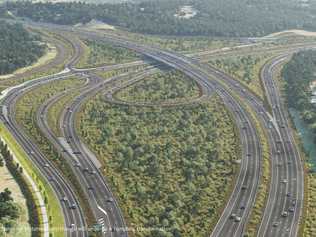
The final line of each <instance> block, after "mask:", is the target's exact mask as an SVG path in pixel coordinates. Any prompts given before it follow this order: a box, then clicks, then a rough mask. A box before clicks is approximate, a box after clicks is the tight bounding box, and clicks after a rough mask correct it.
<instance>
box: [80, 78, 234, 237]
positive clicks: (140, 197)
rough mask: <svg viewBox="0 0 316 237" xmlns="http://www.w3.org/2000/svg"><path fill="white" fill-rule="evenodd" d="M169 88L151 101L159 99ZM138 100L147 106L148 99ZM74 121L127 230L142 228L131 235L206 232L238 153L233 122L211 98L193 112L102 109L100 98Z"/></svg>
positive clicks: (228, 186)
mask: <svg viewBox="0 0 316 237" xmlns="http://www.w3.org/2000/svg"><path fill="white" fill-rule="evenodd" d="M153 80H154V81H156V80H157V79H153ZM147 83H148V82H144V85H148V84H147ZM177 83H180V80H179V82H177ZM183 83H185V82H183ZM168 84H169V82H168V83H166V85H164V86H162V87H161V88H158V89H157V91H156V92H155V94H154V97H155V98H164V96H163V95H164V94H165V91H164V90H165V89H169V86H168ZM144 85H140V84H139V85H137V86H136V87H144ZM149 85H152V84H151V83H150V84H149ZM158 85H160V83H159V84H158ZM178 88H187V86H186V85H183V86H179V87H178ZM150 90H151V89H150ZM128 91H130V90H128ZM134 93H135V94H136V92H134V90H133V89H131V94H132V95H130V96H129V95H127V97H128V98H133V97H134V96H135V94H134ZM159 93H161V95H159ZM133 94H134V95H133ZM167 94H168V93H167ZM179 94H180V93H179ZM181 94H182V93H181ZM140 98H148V100H153V99H152V98H149V93H148V94H146V96H145V97H143V96H141V97H140ZM77 122H78V123H77V126H78V129H79V131H80V132H81V135H82V138H83V140H84V141H85V142H86V143H87V144H88V145H89V146H90V148H91V149H92V150H93V151H94V152H95V153H96V155H97V156H98V157H99V159H100V161H101V162H102V163H103V165H104V174H105V176H106V177H108V180H109V182H110V184H111V188H112V189H113V191H114V193H115V194H116V195H117V198H118V200H119V202H120V206H121V207H122V209H123V212H124V214H125V216H126V218H127V221H128V223H129V225H130V226H132V227H138V228H144V231H143V232H138V231H136V233H134V235H135V236H206V235H208V234H209V233H210V231H211V228H212V225H213V224H214V222H215V221H216V219H217V217H218V211H219V209H220V208H221V207H222V206H223V200H224V199H225V198H226V197H227V196H228V195H229V193H230V189H231V185H232V184H233V183H234V182H233V180H234V175H235V174H236V171H237V169H238V166H237V165H236V160H237V159H238V158H237V157H238V154H239V146H238V145H237V144H238V141H237V134H236V132H235V128H234V126H233V125H232V124H233V121H232V119H231V117H230V115H229V113H228V112H227V111H226V110H225V109H224V105H223V104H222V102H221V101H220V99H219V98H218V97H214V98H213V99H211V100H210V101H209V102H208V103H205V104H200V105H196V106H181V107H176V108H173V109H162V108H158V109H157V108H141V109H140V108H136V107H133V106H131V107H130V106H119V105H113V104H109V103H106V102H104V100H103V96H102V94H100V95H98V96H96V97H95V98H93V99H91V100H90V101H89V102H87V104H86V105H85V106H84V107H83V108H82V111H81V114H80V116H79V117H78V121H77Z"/></svg>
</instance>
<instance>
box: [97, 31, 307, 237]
mask: <svg viewBox="0 0 316 237" xmlns="http://www.w3.org/2000/svg"><path fill="white" fill-rule="evenodd" d="M94 37H95V36H94ZM104 38H105V39H104V40H106V41H109V42H112V43H114V44H119V45H120V46H123V47H127V48H130V49H133V50H135V51H137V52H140V53H142V54H145V55H146V56H148V57H151V58H153V59H155V60H157V61H159V62H161V63H165V64H167V65H169V66H170V67H173V68H176V69H178V70H180V71H182V72H184V73H186V74H187V75H188V76H191V77H192V78H193V79H196V80H201V81H203V82H205V83H206V82H207V81H208V82H211V83H213V84H214V82H215V81H216V82H217V83H216V84H215V85H217V86H218V87H221V88H222V89H223V90H225V91H226V89H227V88H226V87H225V86H223V84H225V85H226V86H228V87H230V89H232V90H234V92H237V94H238V95H239V96H240V97H241V98H243V100H245V101H247V103H248V104H249V105H250V106H251V108H252V110H253V111H254V112H255V113H256V115H257V117H259V118H260V121H261V124H262V126H263V127H264V128H265V130H266V131H267V132H268V138H269V145H270V153H271V156H274V155H276V154H279V153H282V150H280V149H281V148H280V144H278V143H281V145H282V144H284V142H285V141H287V139H288V132H289V131H288V129H284V130H286V132H285V133H284V132H283V131H282V129H281V130H280V126H279V124H278V123H276V121H277V118H273V117H272V115H271V114H270V113H269V112H268V110H267V109H266V108H265V107H264V106H263V103H262V101H260V100H259V98H257V97H256V96H254V95H252V93H250V92H249V91H247V89H246V88H244V87H243V86H242V85H241V84H240V83H238V82H236V81H235V80H234V79H233V78H230V77H229V76H227V75H226V74H224V73H222V72H220V71H218V70H216V69H214V68H211V67H209V66H205V65H201V64H200V63H199V62H196V61H195V60H193V59H190V58H187V57H185V56H181V55H179V54H174V53H170V52H166V51H163V50H159V49H156V48H150V47H144V46H142V47H141V46H138V45H137V44H136V43H133V42H132V43H131V42H126V40H125V39H124V40H122V39H115V40H114V39H113V36H110V37H107V36H104ZM99 39H100V38H99ZM210 75H211V76H212V77H211V78H210ZM214 79H215V80H214ZM273 96H277V95H276V94H275V95H273ZM222 97H223V96H222ZM276 98H278V97H276ZM287 150H288V151H287V152H283V153H282V154H283V156H282V161H283V162H284V163H289V162H291V161H294V164H299V163H300V160H299V159H297V158H295V156H294V154H293V152H294V151H295V150H296V147H295V144H294V143H291V142H289V143H287ZM293 157H294V158H293ZM258 159H260V158H258ZM278 167H279V169H280V171H279V177H281V178H282V177H285V179H287V178H288V176H289V177H292V179H293V178H294V177H296V176H297V175H299V174H300V172H301V170H300V169H299V166H296V165H293V168H292V169H288V167H287V166H282V165H281V166H278ZM256 170H260V165H259V166H258V167H256ZM259 180H260V176H257V177H254V178H253V179H252V180H250V181H249V182H251V183H256V185H254V187H255V188H254V189H257V188H258V183H259V182H258V181H259ZM284 182H287V181H284V180H283V182H278V183H276V184H274V186H275V188H276V189H278V190H279V191H277V192H276V193H277V195H280V196H286V195H287V193H286V191H287V189H289V190H293V194H291V195H294V196H295V195H297V193H298V190H296V188H295V186H296V185H295V184H294V183H293V182H288V183H287V185H284ZM289 186H290V187H289ZM271 187H272V185H271ZM284 187H288V188H284ZM236 193H238V192H236V190H234V191H233V193H232V198H233V200H234V201H235V202H237V203H238V204H239V206H241V205H243V204H242V202H241V201H240V202H238V201H237V200H242V199H244V198H245V197H243V198H241V197H240V198H236V197H235V196H236ZM239 193H240V192H239ZM255 193H256V192H254V194H253V195H247V194H244V195H241V196H246V199H247V201H248V204H249V205H248V206H247V208H249V209H251V208H252V206H253V204H254V200H255V197H256V194H255ZM239 195H240V194H239ZM235 202H233V203H235ZM279 204H280V205H286V200H283V201H282V200H281V201H280V202H279ZM247 208H246V210H245V212H246V211H248V210H247ZM301 209H302V208H301V206H300V205H296V208H295V209H294V210H293V213H292V214H291V215H293V216H294V217H295V218H294V219H296V220H297V221H295V222H293V224H292V225H293V227H291V229H296V230H297V228H298V227H297V226H298V220H299V218H300V216H301V211H302V210H301ZM226 210H227V213H228V212H230V213H232V212H236V208H235V207H234V206H233V205H231V204H230V202H229V203H228V205H227V207H226V208H225V211H226ZM266 210H268V209H266ZM225 211H224V212H223V215H222V217H224V218H221V219H220V221H219V224H218V225H217V226H216V227H215V229H214V231H213V234H212V236H242V234H243V233H244V231H245V230H244V228H245V226H246V223H247V222H248V218H249V215H245V218H244V220H242V221H240V222H239V223H238V224H236V223H235V224H231V221H229V220H228V219H229V218H228V214H227V215H225ZM269 211H270V212H271V211H273V210H272V209H269ZM283 211H284V210H283ZM283 211H282V212H283ZM282 212H281V213H277V214H274V215H273V216H274V218H275V219H276V220H277V221H278V224H277V225H278V226H280V227H279V228H277V229H281V230H282V231H281V232H280V234H284V235H288V234H290V236H296V231H294V232H292V231H291V229H290V233H288V230H287V229H286V224H285V223H287V222H288V220H287V219H288V218H282V217H281V214H282ZM246 213H248V214H249V213H250V210H249V212H246ZM223 219H224V220H223ZM268 224H271V223H270V222H269V223H268ZM218 226H219V227H218ZM269 228H273V226H272V225H270V226H269ZM222 230H223V231H224V232H222ZM232 233H233V234H232ZM262 234H263V235H262ZM259 235H262V236H264V235H265V232H264V233H262V229H261V228H260V230H259Z"/></svg>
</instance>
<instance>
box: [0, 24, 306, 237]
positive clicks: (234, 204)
mask: <svg viewBox="0 0 316 237" xmlns="http://www.w3.org/2000/svg"><path fill="white" fill-rule="evenodd" d="M31 26H33V27H34V25H31ZM35 27H45V28H46V30H47V28H48V29H51V31H53V32H54V31H56V32H68V33H69V34H70V33H71V34H74V35H76V36H78V37H81V38H89V39H97V40H103V41H106V42H110V43H113V44H115V45H118V46H121V47H126V48H128V49H132V50H135V51H137V52H138V53H140V54H142V55H145V56H146V57H148V58H151V59H153V60H155V61H157V62H159V64H165V65H168V66H169V67H171V68H175V69H177V70H180V71H182V72H183V73H185V74H186V75H188V76H189V77H190V78H192V79H193V80H195V81H196V82H197V83H198V85H199V86H200V88H201V91H202V94H201V98H202V97H203V99H205V98H206V99H207V97H208V96H210V95H212V93H217V94H218V95H219V96H220V97H221V98H222V100H223V102H224V104H225V106H226V107H227V108H228V109H229V110H230V111H231V112H232V114H233V117H234V120H235V122H236V125H237V127H238V129H239V137H240V142H241V145H242V157H241V166H240V172H239V175H238V177H237V179H236V183H235V188H234V190H233V191H232V193H231V196H230V198H229V200H228V201H227V204H226V206H225V208H224V210H223V212H222V214H221V216H220V218H219V220H218V222H217V224H216V225H215V227H214V229H213V232H212V234H211V236H214V237H215V236H219V237H221V236H227V237H230V236H243V234H244V233H245V231H246V227H247V223H248V221H249V218H250V217H251V211H252V209H253V206H254V203H255V200H256V196H257V191H258V187H259V185H260V178H261V175H262V162H263V160H262V159H263V156H262V147H261V145H260V144H261V141H260V137H259V134H258V132H257V127H256V126H257V125H256V124H255V123H254V121H253V116H256V117H257V119H258V120H259V121H260V126H262V128H264V130H265V131H267V138H268V142H269V148H270V162H271V171H272V174H271V185H270V190H269V196H268V199H267V203H266V207H265V209H264V213H263V219H262V222H261V225H260V228H259V230H258V236H271V237H272V236H297V233H298V227H299V222H300V218H301V216H302V208H303V194H304V182H303V181H304V173H303V164H302V161H301V159H300V157H299V152H298V148H297V146H296V145H295V141H294V138H293V134H292V130H291V127H290V125H289V122H288V115H287V113H286V109H285V108H284V107H283V104H282V101H281V96H280V94H279V89H278V88H277V85H276V84H275V82H274V80H273V70H274V69H275V67H276V66H277V65H278V64H279V63H282V62H283V61H284V58H287V57H289V56H290V54H285V55H284V54H282V56H278V57H276V58H275V59H274V60H273V61H272V62H271V63H270V62H269V63H268V64H267V65H266V66H265V67H264V68H263V69H262V74H261V79H262V81H263V84H264V87H265V91H266V94H267V98H268V102H269V106H267V105H265V103H264V102H263V101H262V100H261V99H260V98H258V97H257V96H256V95H254V94H253V93H252V92H251V91H249V90H248V89H247V88H246V87H245V86H243V85H242V84H241V83H239V82H237V81H236V80H235V79H233V78H231V77H230V76H228V75H227V74H225V73H223V72H221V71H219V70H217V69H215V68H212V67H210V66H208V65H206V64H203V63H201V62H200V61H198V57H195V58H191V57H187V56H185V55H181V54H179V53H174V52H170V51H166V50H162V49H159V48H157V47H152V46H144V45H139V44H138V43H135V42H133V41H130V40H128V39H124V38H118V37H117V36H113V35H107V34H104V33H99V32H90V31H85V30H81V29H78V28H75V29H74V28H71V27H64V26H56V25H44V26H42V25H38V24H35ZM66 39H67V38H66ZM68 41H69V43H71V45H72V47H73V55H72V57H71V59H70V60H69V61H68V63H66V65H65V70H64V71H63V72H62V73H59V74H54V75H51V76H47V77H42V78H39V79H35V80H33V81H29V82H27V83H24V84H22V85H20V86H17V87H15V88H13V89H11V90H7V91H5V92H4V93H3V96H2V97H3V98H2V101H1V104H2V108H3V109H2V116H1V120H3V121H4V122H5V125H6V127H7V128H8V129H9V131H10V132H11V133H12V134H13V135H14V137H15V138H16V139H17V141H18V142H19V143H20V144H21V145H22V147H23V148H24V149H25V150H26V152H27V153H28V154H29V156H30V158H31V160H32V162H33V163H34V165H35V166H36V167H37V168H38V169H39V170H40V171H41V173H42V174H43V175H44V176H45V177H46V178H47V180H49V181H50V184H51V186H52V187H53V189H54V191H55V193H56V195H57V197H58V199H59V200H61V202H60V203H61V206H62V208H63V213H64V216H65V222H66V225H67V227H71V226H72V227H73V226H75V227H76V228H68V231H67V235H68V236H87V232H86V231H85V230H86V227H87V223H86V220H85V218H84V212H83V210H82V209H81V208H80V203H79V201H78V198H77V197H76V194H75V191H74V190H73V189H74V187H72V186H71V185H69V184H68V183H67V181H66V180H65V179H64V178H63V175H62V174H60V173H59V171H58V170H57V169H56V168H55V167H54V165H53V164H52V163H51V162H50V161H49V160H48V159H47V158H45V155H44V154H42V153H41V151H40V150H39V149H38V148H37V147H36V145H35V144H33V143H32V141H31V140H30V139H28V137H27V136H26V134H25V133H24V132H23V129H21V128H20V126H19V125H18V124H17V122H16V121H15V104H16V101H17V100H18V98H20V97H21V96H23V94H25V93H26V92H27V91H30V90H33V89H34V88H36V87H38V86H41V85H43V84H45V83H50V82H52V81H55V80H63V79H66V78H69V77H70V76H73V75H76V76H77V77H81V78H86V83H85V84H84V85H83V86H82V87H81V88H74V89H73V90H79V91H80V92H79V93H78V95H77V96H76V98H75V99H74V100H73V101H72V102H71V103H70V104H69V105H67V107H66V108H65V110H64V111H63V113H62V116H61V119H60V130H61V132H62V137H56V135H55V134H54V133H53V132H52V130H51V129H50V128H49V126H48V123H47V112H48V109H49V107H50V106H52V105H53V104H54V103H55V102H56V101H58V100H59V99H60V98H61V97H62V96H64V95H65V94H66V93H67V92H62V93H60V94H57V95H55V96H54V97H51V98H49V99H48V100H47V101H45V103H43V105H42V106H41V107H40V108H39V109H38V111H37V123H38V125H39V128H40V129H41V131H42V132H43V134H44V135H45V137H46V138H47V139H48V140H49V141H50V142H51V143H52V144H53V146H54V147H55V149H56V150H57V151H58V153H59V154H61V155H62V156H63V157H64V158H65V160H66V161H67V162H68V163H69V166H70V167H71V168H72V171H73V173H74V174H75V176H76V178H77V179H78V180H79V182H80V183H81V184H82V186H83V189H84V192H85V194H86V198H87V200H88V202H89V207H90V208H91V211H92V212H93V215H94V218H95V221H96V222H98V223H99V224H100V225H101V226H102V227H103V228H102V230H103V235H104V236H127V235H128V232H127V231H126V230H127V225H126V223H125V220H124V218H123V215H122V213H121V210H120V208H119V205H118V203H117V202H116V198H115V194H113V193H112V192H111V190H110V188H109V187H108V185H107V182H106V177H104V176H103V175H102V174H101V173H100V171H99V167H100V164H99V163H98V160H97V159H96V157H95V156H94V155H93V153H92V152H91V151H90V150H89V149H88V148H87V147H86V146H85V144H83V143H82V142H81V141H80V138H79V136H78V134H77V133H76V129H75V115H76V113H77V111H78V110H79V109H80V106H81V105H82V104H83V103H84V102H85V101H86V100H88V99H89V98H91V97H93V96H94V95H95V94H97V93H99V92H102V91H105V92H104V94H105V98H110V100H109V101H112V100H113V97H112V96H111V95H112V94H113V93H114V92H115V91H116V90H118V89H120V88H122V87H124V86H126V85H129V84H130V83H132V82H135V81H138V80H141V79H143V78H145V77H146V76H147V75H149V74H150V73H154V72H153V70H154V69H152V67H147V66H145V68H144V69H142V70H138V71H135V70H134V71H132V72H129V73H125V74H124V73H122V74H120V75H118V76H114V77H112V78H110V79H107V80H104V79H102V78H99V77H98V76H97V75H96V74H94V73H93V72H94V71H96V70H104V71H107V70H108V71H111V70H113V69H119V68H126V67H129V68H133V67H134V66H144V65H146V64H144V62H143V61H137V62H132V63H128V64H122V65H114V66H103V67H100V68H91V69H76V68H75V65H76V63H77V62H78V60H79V59H80V56H81V55H82V48H81V47H80V44H79V43H78V41H76V40H74V41H72V40H68ZM301 47H302V46H297V48H298V49H300V48H301ZM304 47H305V46H304ZM59 51H62V49H59ZM216 53H218V52H216ZM225 53H226V52H225ZM204 97H205V98H204ZM201 98H199V99H201ZM112 102H114V103H115V102H117V101H112ZM197 102H199V101H194V103H197ZM188 103H192V101H190V102H188ZM245 104H247V107H246V106H245ZM137 105H138V106H146V105H145V104H137ZM249 109H250V110H251V111H252V113H250V112H249ZM271 109H272V110H271ZM73 204H75V207H76V208H73V207H72V206H71V205H73ZM285 213H286V217H285ZM232 214H234V218H232ZM282 215H284V217H282Z"/></svg>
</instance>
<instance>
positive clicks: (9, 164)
mask: <svg viewBox="0 0 316 237" xmlns="http://www.w3.org/2000/svg"><path fill="white" fill-rule="evenodd" d="M0 149H1V156H2V157H4V160H5V163H6V168H7V170H8V171H9V174H10V178H11V177H13V178H14V181H13V185H12V184H11V185H10V184H8V183H10V181H8V180H6V181H5V183H6V184H5V186H6V187H8V186H10V188H13V192H14V193H13V195H14V198H15V202H16V208H15V209H16V210H13V211H14V213H15V215H16V214H18V216H17V217H16V219H14V218H13V219H12V218H11V219H10V218H8V217H7V216H6V215H7V214H5V213H6V211H7V212H8V211H9V210H10V209H8V210H1V212H4V216H3V217H2V219H4V221H5V223H2V225H3V227H4V228H5V230H6V235H5V236H8V237H14V236H21V235H23V236H32V237H39V236H40V235H41V232H40V231H39V229H38V228H39V227H40V220H41V216H40V212H39V208H38V207H37V200H36V197H35V194H34V192H33V189H32V187H31V185H29V182H28V180H27V178H26V177H25V175H24V169H23V167H22V166H20V164H19V163H18V162H16V161H15V160H14V159H13V156H12V154H11V152H10V151H9V149H8V147H7V146H6V145H5V144H4V143H3V142H2V141H0ZM7 185H8V186H7ZM8 190H9V189H8V188H5V189H4V193H2V194H0V202H1V201H2V200H3V199H8V198H9V197H10V196H11V193H10V192H9V191H8ZM21 196H22V197H21ZM5 197H6V198H5ZM11 200H13V197H12V198H11ZM4 205H5V204H4ZM10 208H12V207H10ZM0 209H1V208H0ZM25 209H26V210H25ZM14 213H13V214H14ZM9 216H10V215H9ZM11 217H12V216H11ZM0 222H1V221H0ZM0 226H1V224H0ZM31 227H32V228H33V231H32V230H31ZM2 229H3V228H0V230H2ZM37 229H38V230H37ZM0 236H2V235H1V231H0Z"/></svg>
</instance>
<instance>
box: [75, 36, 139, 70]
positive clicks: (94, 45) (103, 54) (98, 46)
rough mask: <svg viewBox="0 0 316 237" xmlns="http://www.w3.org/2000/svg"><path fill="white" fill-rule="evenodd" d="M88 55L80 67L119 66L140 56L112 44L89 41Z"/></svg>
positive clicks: (80, 63)
mask: <svg viewBox="0 0 316 237" xmlns="http://www.w3.org/2000/svg"><path fill="white" fill-rule="evenodd" d="M84 43H85V44H86V45H87V48H86V51H87V52H86V54H85V55H84V57H82V59H81V60H80V61H79V65H78V66H79V67H81V68H84V67H93V66H100V65H105V64H119V63H127V62H131V61H135V60H137V59H138V55H137V54H136V53H135V52H133V51H131V50H128V49H125V48H121V47H115V46H113V45H111V44H108V43H104V42H100V41H91V40H87V41H85V42H84Z"/></svg>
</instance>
